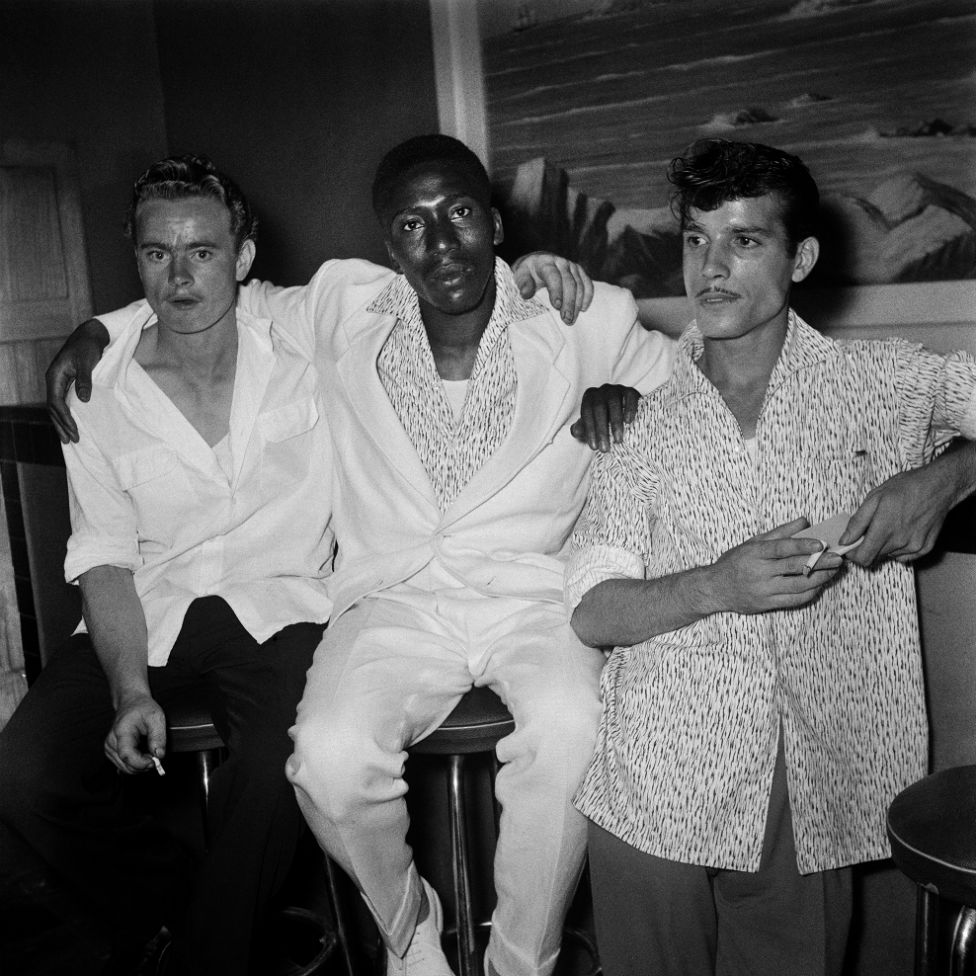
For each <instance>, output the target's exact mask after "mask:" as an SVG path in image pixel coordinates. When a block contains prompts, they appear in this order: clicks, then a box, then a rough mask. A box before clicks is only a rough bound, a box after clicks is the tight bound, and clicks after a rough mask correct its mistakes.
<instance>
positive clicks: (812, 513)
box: [566, 140, 976, 976]
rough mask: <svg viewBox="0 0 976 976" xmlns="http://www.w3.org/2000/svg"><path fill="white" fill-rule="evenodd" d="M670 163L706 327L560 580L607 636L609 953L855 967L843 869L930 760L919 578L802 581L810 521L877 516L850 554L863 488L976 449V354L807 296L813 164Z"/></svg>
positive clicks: (601, 893)
mask: <svg viewBox="0 0 976 976" xmlns="http://www.w3.org/2000/svg"><path fill="white" fill-rule="evenodd" d="M670 178H671V181H672V182H673V183H674V184H675V185H676V186H677V188H678V189H677V194H676V204H677V212H678V213H679V216H680V219H681V224H682V229H683V239H684V279H685V287H686V290H687V293H688V296H689V299H690V301H691V303H692V307H693V309H694V311H695V314H696V321H695V322H694V323H693V324H692V326H691V327H690V328H689V329H688V331H687V332H686V333H685V334H684V335H683V337H682V338H681V340H680V343H679V347H678V353H677V359H676V362H675V367H674V373H673V375H672V377H671V379H670V380H669V381H668V382H667V383H665V384H664V385H663V386H662V387H660V388H659V389H658V390H656V391H655V392H654V393H652V394H651V395H649V396H647V397H645V398H644V399H643V400H642V401H641V403H640V406H639V408H638V415H637V419H636V421H635V422H634V424H633V425H632V426H631V427H630V428H628V430H627V431H626V434H625V437H624V441H623V443H622V444H620V445H615V446H614V448H613V450H612V452H611V453H609V454H606V455H602V456H600V457H599V459H598V460H597V463H596V465H595V469H594V475H593V483H592V487H591V495H590V499H589V502H588V505H587V508H586V510H585V512H584V514H583V516H582V518H581V520H580V524H579V526H578V529H577V533H576V535H575V537H574V553H573V556H572V558H571V561H570V564H569V565H568V567H567V576H566V580H567V601H568V602H569V604H570V606H571V607H574V608H575V610H574V612H573V617H572V623H573V627H574V629H575V630H576V632H577V634H578V635H579V636H580V637H581V639H582V640H583V641H584V642H585V643H587V644H590V645H591V646H594V647H598V646H602V647H614V648H615V650H614V651H613V653H612V655H611V657H610V660H609V663H608V665H607V668H606V670H605V671H604V675H603V698H604V709H603V719H602V723H601V730H600V735H599V742H598V746H597V752H596V756H595V758H594V760H593V763H592V764H591V766H590V769H589V771H588V773H587V775H586V778H585V781H584V784H583V786H582V787H581V789H580V792H579V794H578V797H577V805H578V807H579V809H580V810H582V811H583V812H584V813H585V814H586V815H587V816H588V817H589V818H590V831H589V842H590V863H591V871H592V876H593V884H594V899H595V903H596V918H597V935H598V939H599V942H600V949H601V959H602V962H603V967H604V972H606V973H607V974H608V976H623V974H630V976H644V974H646V973H652V972H653V973H655V974H662V976H667V974H674V976H678V974H688V973H695V974H707V973H713V972H714V973H722V974H726V973H727V974H743V976H744V974H753V976H755V974H769V976H774V974H775V976H782V974H803V976H813V974H838V973H840V972H841V965H842V960H843V955H844V948H845V943H846V936H847V929H848V924H849V916H850V904H851V897H850V890H851V889H850V872H849V868H848V867H847V866H848V865H851V864H853V863H856V862H858V861H864V860H871V859H877V858H882V857H886V856H887V854H888V848H887V843H886V838H885V825H884V818H885V811H886V808H887V806H888V803H889V802H890V801H891V799H892V798H893V797H894V796H895V794H896V793H897V792H898V791H899V790H900V789H902V788H903V787H904V786H906V785H907V784H908V783H910V782H912V781H914V780H915V779H917V778H919V777H920V776H922V775H924V773H925V771H926V753H927V749H926V745H927V741H926V740H927V728H926V718H925V702H924V692H923V685H922V669H921V659H920V654H919V645H918V628H917V616H916V608H915V593H914V585H913V575H912V571H911V569H910V567H908V566H906V565H903V564H902V563H901V562H899V561H897V560H894V561H892V560H889V561H886V562H884V563H882V564H881V565H880V566H877V567H876V568H874V569H873V570H870V571H869V570H866V569H864V568H861V567H860V566H858V565H857V564H856V562H854V561H853V560H855V559H857V558H858V557H857V549H856V548H855V549H853V550H852V551H851V552H850V554H849V555H850V557H851V558H849V559H848V560H845V559H843V558H842V557H841V555H840V554H839V553H837V552H825V553H824V554H823V555H822V556H820V559H819V561H818V562H816V564H815V565H814V566H813V568H812V571H810V567H811V565H812V564H813V561H814V560H815V559H816V556H814V555H813V554H815V553H817V552H819V551H820V549H821V545H820V543H819V542H816V541H814V540H813V539H811V538H805V537H800V538H797V537H795V536H796V533H797V532H798V531H801V530H803V529H805V528H806V527H807V526H808V524H809V523H820V522H822V521H824V520H827V519H829V518H831V517H832V516H835V515H837V514H838V513H842V512H846V513H850V512H852V511H854V510H855V509H858V507H859V506H861V509H860V510H859V511H858V513H857V516H856V519H852V520H851V522H850V524H848V525H847V528H846V531H845V532H844V533H843V534H842V536H841V538H840V539H837V538H836V537H834V538H832V539H830V540H829V541H832V542H835V543H838V548H841V549H842V548H843V546H841V545H840V544H841V543H843V544H850V543H855V542H856V541H857V539H858V537H859V536H860V535H861V534H862V533H864V531H865V526H866V524H867V522H868V521H869V520H870V518H871V516H872V512H873V507H872V504H870V503H869V504H868V505H866V506H862V501H863V500H864V498H865V495H866V494H868V492H869V491H870V490H871V489H872V488H874V487H875V486H878V485H879V484H880V483H881V482H882V481H884V480H885V479H888V478H891V477H892V476H893V475H896V474H897V473H898V472H902V471H904V470H906V469H907V468H910V467H914V466H917V465H919V464H922V463H923V462H925V461H927V460H929V459H930V458H931V457H932V456H933V454H934V453H935V452H936V451H937V450H938V448H940V447H941V446H942V445H944V444H945V443H946V442H947V441H948V440H949V439H950V438H951V437H953V436H955V435H958V434H961V435H962V436H964V437H966V438H970V439H972V438H973V437H974V435H976V363H974V361H973V359H972V358H971V357H968V356H965V355H962V354H957V355H953V356H949V357H941V356H937V355H935V354H932V353H929V352H927V351H925V350H923V349H922V348H921V347H916V346H912V345H909V344H907V343H905V342H900V341H889V342H875V343H869V342H852V343H846V344H838V343H835V342H832V341H830V340H828V339H826V338H824V337H823V336H821V335H819V334H818V333H816V332H815V331H814V330H813V329H811V328H810V327H809V326H807V325H806V324H805V323H804V322H803V321H802V320H801V319H800V318H799V317H798V316H797V315H796V314H795V313H794V312H792V311H791V309H790V308H789V297H790V290H791V287H792V284H793V283H794V282H799V281H801V280H802V279H803V278H804V277H806V276H807V275H808V274H809V272H810V270H811V269H812V268H813V265H814V263H815V262H816V260H817V256H818V249H819V245H818V241H817V238H816V237H815V236H814V235H815V220H816V212H817V208H818V193H817V188H816V184H815V183H814V182H813V179H812V178H811V176H810V174H809V172H808V171H807V169H806V167H805V166H804V165H803V164H802V163H801V162H800V160H798V159H797V158H796V157H794V156H790V155H788V154H786V153H784V152H781V151H779V150H775V149H771V148H769V147H767V146H761V145H748V144H737V143H729V142H725V141H722V140H711V141H708V142H706V143H702V144H697V145H696V146H694V147H692V149H691V151H690V155H689V156H688V157H687V158H685V159H680V158H679V159H677V160H675V161H674V162H673V163H672V169H671V174H670ZM966 453H967V457H968V459H970V460H971V457H972V454H971V453H970V452H968V451H967V452H966ZM939 463H940V462H936V463H935V465H933V466H930V471H935V472H936V473H938V472H939V470H940V469H939V468H938V467H937V465H938V464H939ZM941 470H942V471H943V472H949V471H951V472H952V473H953V478H955V477H956V476H957V475H959V474H960V473H961V474H962V477H960V478H959V479H958V481H953V482H952V483H950V484H948V485H947V486H946V487H945V493H947V494H948V495H949V496H951V497H952V500H954V501H958V500H960V499H961V498H962V497H964V496H965V495H966V494H968V493H971V492H972V491H973V490H974V488H976V472H974V470H973V466H972V465H971V463H969V461H967V463H966V464H964V465H962V466H961V467H957V466H955V462H952V463H950V464H948V465H945V466H943V468H942V469H941ZM946 476H947V477H948V475H946ZM808 520H809V521H808ZM844 521H845V516H842V517H841V519H840V522H841V524H842V525H843V523H844ZM895 555H898V551H897V550H895ZM862 558H863V557H862Z"/></svg>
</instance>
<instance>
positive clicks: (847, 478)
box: [808, 443, 878, 521]
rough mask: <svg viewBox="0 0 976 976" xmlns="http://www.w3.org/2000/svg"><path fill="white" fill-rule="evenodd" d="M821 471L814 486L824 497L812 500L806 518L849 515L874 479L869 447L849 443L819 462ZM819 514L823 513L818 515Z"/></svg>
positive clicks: (874, 474) (873, 483)
mask: <svg viewBox="0 0 976 976" xmlns="http://www.w3.org/2000/svg"><path fill="white" fill-rule="evenodd" d="M822 464H823V469H822V471H821V472H820V477H819V478H818V479H816V483H817V484H818V486H819V487H820V488H821V489H822V491H823V493H824V497H823V498H821V499H816V500H813V504H812V506H811V511H812V512H813V513H815V514H811V515H810V516H808V517H810V518H814V517H815V518H816V521H820V520H821V518H829V517H830V516H832V515H834V514H835V513H836V512H838V511H850V512H853V511H854V510H855V509H856V508H857V507H858V506H859V505H860V504H861V502H863V501H864V498H865V496H866V495H867V494H868V492H869V491H871V489H873V488H876V487H877V485H878V479H877V475H876V471H875V456H874V452H873V451H872V449H871V445H870V444H867V443H865V444H860V443H853V444H851V445H850V446H849V447H845V448H840V449H837V450H834V451H831V452H830V453H829V454H827V455H825V456H824V457H823V459H822ZM820 513H823V514H822V515H821V514H820Z"/></svg>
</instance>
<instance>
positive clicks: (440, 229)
mask: <svg viewBox="0 0 976 976" xmlns="http://www.w3.org/2000/svg"><path fill="white" fill-rule="evenodd" d="M457 243H458V235H457V230H456V228H455V227H454V224H453V223H452V222H451V221H450V220H449V219H447V218H443V219H440V220H436V221H434V223H432V224H431V227H430V230H429V232H428V235H427V247H428V248H429V249H430V250H432V251H449V250H451V248H454V247H456V246H457Z"/></svg>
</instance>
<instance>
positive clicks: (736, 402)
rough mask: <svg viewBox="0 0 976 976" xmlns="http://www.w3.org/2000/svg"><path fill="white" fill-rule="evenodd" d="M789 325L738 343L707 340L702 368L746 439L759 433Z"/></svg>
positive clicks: (701, 362)
mask: <svg viewBox="0 0 976 976" xmlns="http://www.w3.org/2000/svg"><path fill="white" fill-rule="evenodd" d="M785 339H786V325H785V323H784V325H783V328H782V329H776V330H770V331H768V332H763V333H761V334H758V335H756V334H753V333H750V334H749V335H747V336H742V337H741V338H738V339H705V340H704V349H703V351H702V356H701V359H700V360H699V362H698V368H699V369H700V370H701V371H702V373H703V374H704V375H705V377H706V378H707V379H708V380H709V381H710V382H711V384H712V385H713V386H714V387H715V389H716V390H718V392H719V393H720V394H721V396H722V399H723V400H724V401H725V404H726V406H727V407H728V408H729V410H730V411H731V412H732V414H733V415H734V416H735V419H736V421H737V422H738V424H739V428H740V430H741V432H742V436H743V437H752V436H754V434H755V432H756V425H757V423H758V421H759V414H760V412H761V410H762V405H763V402H764V400H765V397H766V389H767V388H768V386H769V378H770V376H771V375H772V373H773V369H774V367H775V366H776V362H777V360H778V359H779V356H780V353H781V352H782V350H783V343H784V341H785Z"/></svg>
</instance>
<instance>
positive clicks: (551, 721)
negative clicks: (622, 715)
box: [518, 686, 600, 775]
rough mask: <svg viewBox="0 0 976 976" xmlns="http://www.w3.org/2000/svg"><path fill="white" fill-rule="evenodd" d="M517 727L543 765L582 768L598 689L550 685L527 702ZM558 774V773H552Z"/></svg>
mask: <svg viewBox="0 0 976 976" xmlns="http://www.w3.org/2000/svg"><path fill="white" fill-rule="evenodd" d="M525 713H526V714H525V717H524V721H523V722H521V723H518V724H519V725H521V727H522V728H521V731H522V732H523V733H524V735H525V738H526V745H527V746H528V748H530V749H531V750H532V751H533V752H536V753H537V754H538V757H539V758H540V759H543V765H547V766H551V767H552V769H553V771H554V773H555V770H556V769H558V768H562V769H567V768H571V769H577V768H578V769H579V770H583V769H585V768H586V766H587V765H588V764H589V761H590V757H591V756H592V755H593V748H594V746H595V744H596V736H597V730H598V728H599V725H600V695H599V689H597V688H588V687H586V686H576V687H571V688H569V689H560V688H555V689H550V690H548V691H547V693H546V694H545V695H543V696H540V697H539V698H537V699H536V700H535V701H533V702H530V703H528V706H527V707H526V709H525ZM556 775H558V774H556Z"/></svg>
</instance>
